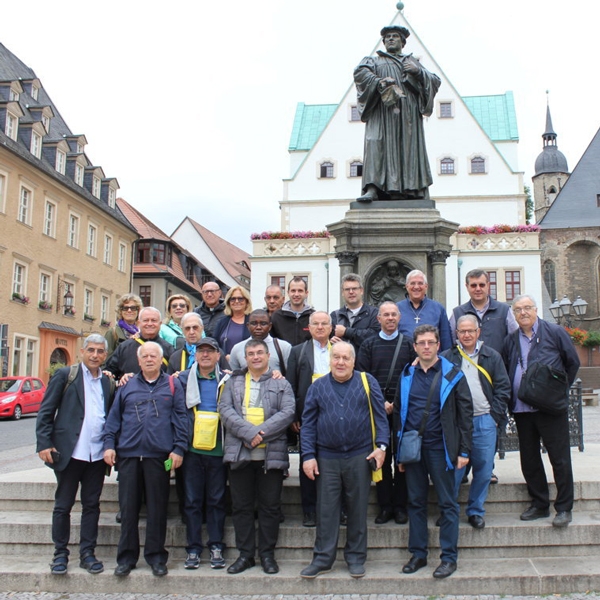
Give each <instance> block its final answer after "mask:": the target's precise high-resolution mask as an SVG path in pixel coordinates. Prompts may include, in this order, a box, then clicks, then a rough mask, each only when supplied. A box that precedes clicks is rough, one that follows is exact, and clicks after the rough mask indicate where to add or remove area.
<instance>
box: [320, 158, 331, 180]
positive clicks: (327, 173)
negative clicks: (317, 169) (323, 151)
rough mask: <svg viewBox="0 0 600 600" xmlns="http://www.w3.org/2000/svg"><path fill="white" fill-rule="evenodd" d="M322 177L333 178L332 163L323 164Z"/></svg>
mask: <svg viewBox="0 0 600 600" xmlns="http://www.w3.org/2000/svg"><path fill="white" fill-rule="evenodd" d="M320 177H322V178H325V179H332V178H333V163H331V162H323V163H321V175H320Z"/></svg>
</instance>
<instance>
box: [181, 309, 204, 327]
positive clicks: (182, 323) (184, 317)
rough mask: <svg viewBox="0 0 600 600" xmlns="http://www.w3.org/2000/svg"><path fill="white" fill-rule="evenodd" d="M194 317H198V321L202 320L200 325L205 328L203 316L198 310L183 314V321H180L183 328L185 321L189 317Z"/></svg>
mask: <svg viewBox="0 0 600 600" xmlns="http://www.w3.org/2000/svg"><path fill="white" fill-rule="evenodd" d="M192 317H196V319H198V321H200V325H201V326H202V328H204V323H203V322H202V317H201V316H200V315H199V314H198V313H196V312H188V313H185V315H183V317H181V322H180V323H179V325H180V327H181V329H183V326H184V325H185V322H186V321H187V320H188V319H191V318H192Z"/></svg>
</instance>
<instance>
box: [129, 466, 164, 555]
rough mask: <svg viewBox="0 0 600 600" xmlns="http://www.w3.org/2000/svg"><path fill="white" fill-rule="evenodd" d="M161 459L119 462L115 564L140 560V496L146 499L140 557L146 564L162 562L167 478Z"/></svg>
mask: <svg viewBox="0 0 600 600" xmlns="http://www.w3.org/2000/svg"><path fill="white" fill-rule="evenodd" d="M166 458H167V457H166V456H165V457H164V458H143V459H142V458H120V459H119V507H120V508H121V538H120V539H119V547H118V549H117V563H118V564H120V565H121V564H126V565H135V564H137V561H138V559H139V557H140V532H139V523H138V522H139V517H140V508H141V506H142V495H143V494H145V496H144V497H145V500H146V514H147V517H146V543H145V544H144V558H145V559H146V562H147V563H148V564H149V565H152V564H157V563H166V562H167V560H168V559H169V553H168V552H167V550H166V549H165V538H166V535H167V508H168V504H169V491H170V482H169V479H170V475H169V472H168V471H165V464H164V461H165V460H166Z"/></svg>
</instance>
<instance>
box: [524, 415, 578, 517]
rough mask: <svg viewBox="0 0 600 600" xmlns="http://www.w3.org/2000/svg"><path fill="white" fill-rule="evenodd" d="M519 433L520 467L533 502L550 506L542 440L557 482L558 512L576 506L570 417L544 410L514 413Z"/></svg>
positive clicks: (556, 502) (541, 505) (538, 505)
mask: <svg viewBox="0 0 600 600" xmlns="http://www.w3.org/2000/svg"><path fill="white" fill-rule="evenodd" d="M514 417H515V423H516V425H517V432H518V434H519V453H520V455H521V471H522V472H523V477H525V481H526V482H527V490H528V491H529V495H530V496H531V499H532V504H533V506H535V507H537V508H542V509H546V508H548V507H549V506H550V492H549V490H548V480H547V479H546V471H545V469H544V463H543V461H542V455H541V449H540V440H541V441H542V442H543V443H544V446H545V447H546V450H547V451H548V458H549V459H550V464H551V465H552V471H553V472H554V482H555V483H556V500H555V502H554V508H555V509H556V512H561V511H563V510H567V511H569V510H572V509H573V495H574V492H573V468H572V466H571V448H570V445H569V418H568V414H567V413H566V412H565V413H564V414H562V415H549V414H547V413H543V412H540V411H538V412H527V413H515V414H514Z"/></svg>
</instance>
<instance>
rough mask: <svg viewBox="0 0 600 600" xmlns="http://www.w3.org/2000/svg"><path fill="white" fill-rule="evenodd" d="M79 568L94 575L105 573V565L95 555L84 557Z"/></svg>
mask: <svg viewBox="0 0 600 600" xmlns="http://www.w3.org/2000/svg"><path fill="white" fill-rule="evenodd" d="M79 566H80V567H81V568H82V569H85V570H86V571H87V572H88V573H91V574H92V575H98V573H102V571H104V565H103V564H102V563H101V562H100V561H99V560H98V559H97V558H96V557H95V556H94V555H93V554H88V555H87V556H82V557H81V560H80V561H79Z"/></svg>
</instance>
